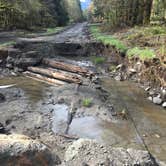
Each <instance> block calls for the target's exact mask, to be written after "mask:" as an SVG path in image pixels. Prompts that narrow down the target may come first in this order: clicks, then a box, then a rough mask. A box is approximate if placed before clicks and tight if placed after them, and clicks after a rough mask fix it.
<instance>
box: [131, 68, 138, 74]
mask: <svg viewBox="0 0 166 166" xmlns="http://www.w3.org/2000/svg"><path fill="white" fill-rule="evenodd" d="M129 72H130V73H132V74H135V73H137V71H136V70H135V69H132V68H130V69H129Z"/></svg>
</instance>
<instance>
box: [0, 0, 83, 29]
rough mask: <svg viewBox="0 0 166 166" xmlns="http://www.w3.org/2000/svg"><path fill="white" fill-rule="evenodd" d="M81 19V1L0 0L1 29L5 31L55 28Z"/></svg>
mask: <svg viewBox="0 0 166 166" xmlns="http://www.w3.org/2000/svg"><path fill="white" fill-rule="evenodd" d="M73 10H74V12H73ZM81 19H82V11H81V6H80V2H79V0H71V1H69V0H11V1H8V0H0V28H4V29H14V28H22V29H30V28H33V27H35V26H36V27H51V26H52V27H53V26H54V27H55V26H62V25H67V24H68V23H69V22H72V21H78V20H81Z"/></svg>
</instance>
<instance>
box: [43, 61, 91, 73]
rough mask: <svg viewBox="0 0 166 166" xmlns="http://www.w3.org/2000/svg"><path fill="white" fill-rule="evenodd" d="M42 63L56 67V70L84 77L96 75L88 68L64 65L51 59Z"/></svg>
mask: <svg viewBox="0 0 166 166" xmlns="http://www.w3.org/2000/svg"><path fill="white" fill-rule="evenodd" d="M42 63H43V64H45V65H48V66H51V67H54V68H56V69H61V70H64V71H69V72H72V73H77V74H80V75H82V76H92V75H94V73H93V72H91V71H89V70H88V69H86V68H83V67H79V66H76V65H72V64H67V63H63V62H58V61H55V60H50V59H46V58H44V59H43V61H42Z"/></svg>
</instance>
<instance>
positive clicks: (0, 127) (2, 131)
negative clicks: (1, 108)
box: [0, 123, 5, 134]
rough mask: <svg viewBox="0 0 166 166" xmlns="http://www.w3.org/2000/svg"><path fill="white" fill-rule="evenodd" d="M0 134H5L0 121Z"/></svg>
mask: <svg viewBox="0 0 166 166" xmlns="http://www.w3.org/2000/svg"><path fill="white" fill-rule="evenodd" d="M0 134H5V127H4V126H3V124H2V123H0Z"/></svg>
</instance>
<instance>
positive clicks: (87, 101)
mask: <svg viewBox="0 0 166 166" xmlns="http://www.w3.org/2000/svg"><path fill="white" fill-rule="evenodd" d="M82 105H83V106H84V107H90V106H91V105H92V99H90V98H85V99H83V101H82Z"/></svg>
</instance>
